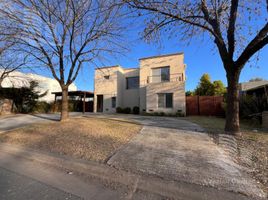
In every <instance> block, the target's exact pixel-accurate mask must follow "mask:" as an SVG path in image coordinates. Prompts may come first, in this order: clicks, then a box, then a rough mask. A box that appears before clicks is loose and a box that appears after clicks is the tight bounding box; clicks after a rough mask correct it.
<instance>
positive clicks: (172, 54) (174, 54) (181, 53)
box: [139, 52, 184, 60]
mask: <svg viewBox="0 0 268 200" xmlns="http://www.w3.org/2000/svg"><path fill="white" fill-rule="evenodd" d="M183 54H184V53H183V52H179V53H171V54H165V55H159V56H149V57H144V58H140V59H139V60H145V59H152V58H161V57H167V56H177V55H183Z"/></svg>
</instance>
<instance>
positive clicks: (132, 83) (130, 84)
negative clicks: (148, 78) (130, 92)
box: [126, 76, 140, 89]
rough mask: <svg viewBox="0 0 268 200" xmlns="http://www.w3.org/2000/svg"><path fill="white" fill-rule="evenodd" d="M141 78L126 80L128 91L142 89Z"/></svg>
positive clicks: (128, 78)
mask: <svg viewBox="0 0 268 200" xmlns="http://www.w3.org/2000/svg"><path fill="white" fill-rule="evenodd" d="M139 82H140V78H139V77H138V76H135V77H127V78H126V84H127V87H126V89H137V88H139V87H140V83H139Z"/></svg>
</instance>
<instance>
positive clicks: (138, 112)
mask: <svg viewBox="0 0 268 200" xmlns="http://www.w3.org/2000/svg"><path fill="white" fill-rule="evenodd" d="M132 112H133V114H135V115H138V114H140V108H139V107H138V106H134V107H133V110H132Z"/></svg>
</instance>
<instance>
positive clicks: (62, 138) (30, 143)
mask: <svg viewBox="0 0 268 200" xmlns="http://www.w3.org/2000/svg"><path fill="white" fill-rule="evenodd" d="M140 129H141V126H140V125H138V124H135V123H131V122H129V121H128V122H127V121H114V120H109V119H95V118H73V119H69V120H67V121H64V122H50V123H40V124H34V125H30V126H27V127H24V128H21V129H17V130H14V131H10V132H6V133H2V134H0V142H6V143H11V144H16V145H22V146H26V147H29V148H33V149H37V150H43V151H48V152H53V153H58V154H61V155H68V156H72V157H74V158H81V159H85V160H94V161H99V162H103V161H105V159H106V158H107V157H109V156H110V155H111V154H112V153H113V152H114V151H115V150H117V149H118V148H119V147H120V146H122V145H124V144H126V143H127V142H128V141H129V140H130V139H131V138H132V137H133V136H134V135H136V134H137V133H139V131H140Z"/></svg>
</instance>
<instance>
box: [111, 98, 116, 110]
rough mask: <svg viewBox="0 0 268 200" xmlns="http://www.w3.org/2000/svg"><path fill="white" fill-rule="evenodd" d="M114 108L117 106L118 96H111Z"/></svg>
mask: <svg viewBox="0 0 268 200" xmlns="http://www.w3.org/2000/svg"><path fill="white" fill-rule="evenodd" d="M111 102H112V108H116V97H112V98H111Z"/></svg>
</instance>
